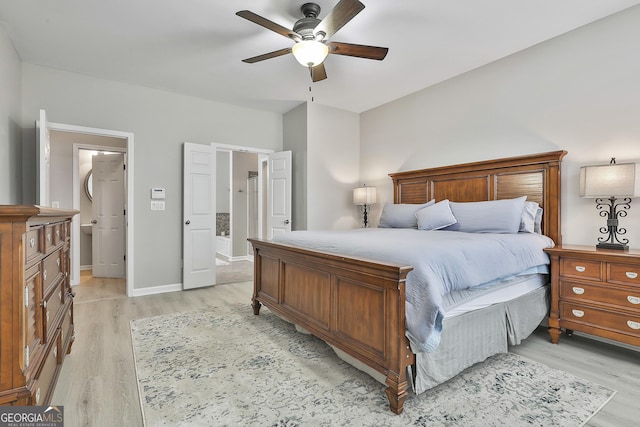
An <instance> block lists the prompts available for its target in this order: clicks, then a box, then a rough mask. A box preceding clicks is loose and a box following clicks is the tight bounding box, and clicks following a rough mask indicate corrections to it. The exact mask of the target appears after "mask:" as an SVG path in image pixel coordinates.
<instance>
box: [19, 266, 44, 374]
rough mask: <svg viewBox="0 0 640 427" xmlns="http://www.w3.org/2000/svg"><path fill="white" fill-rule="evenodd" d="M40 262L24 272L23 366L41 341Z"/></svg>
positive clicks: (26, 366)
mask: <svg viewBox="0 0 640 427" xmlns="http://www.w3.org/2000/svg"><path fill="white" fill-rule="evenodd" d="M40 280H41V277H40V264H36V265H34V266H33V267H31V268H30V269H29V270H27V272H26V273H25V284H24V287H25V289H24V298H25V303H24V305H25V309H24V319H23V322H24V329H23V330H24V344H25V346H26V348H25V352H26V353H27V354H25V356H24V362H23V363H24V366H23V367H24V368H28V367H29V359H30V358H33V357H34V356H35V350H36V348H37V347H38V345H39V344H40V343H41V342H42V316H40V313H39V311H40V301H42V297H41V296H40V290H41V289H42V286H41V285H40Z"/></svg>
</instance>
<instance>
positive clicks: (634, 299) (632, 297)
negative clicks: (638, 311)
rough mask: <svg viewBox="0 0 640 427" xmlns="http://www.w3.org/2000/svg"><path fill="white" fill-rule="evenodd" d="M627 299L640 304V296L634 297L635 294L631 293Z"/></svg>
mask: <svg viewBox="0 0 640 427" xmlns="http://www.w3.org/2000/svg"><path fill="white" fill-rule="evenodd" d="M627 301H629V302H630V303H631V304H636V305H637V304H640V297H634V296H633V295H629V296H628V297H627Z"/></svg>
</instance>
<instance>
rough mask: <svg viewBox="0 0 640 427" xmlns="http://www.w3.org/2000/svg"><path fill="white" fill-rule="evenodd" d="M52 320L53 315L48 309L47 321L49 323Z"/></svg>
mask: <svg viewBox="0 0 640 427" xmlns="http://www.w3.org/2000/svg"><path fill="white" fill-rule="evenodd" d="M50 320H51V315H50V313H49V310H47V323H49V321H50Z"/></svg>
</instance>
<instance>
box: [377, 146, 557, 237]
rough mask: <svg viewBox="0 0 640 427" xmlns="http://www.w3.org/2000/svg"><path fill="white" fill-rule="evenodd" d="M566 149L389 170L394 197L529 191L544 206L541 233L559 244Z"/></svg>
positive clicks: (456, 198)
mask: <svg viewBox="0 0 640 427" xmlns="http://www.w3.org/2000/svg"><path fill="white" fill-rule="evenodd" d="M566 154H567V152H566V151H564V150H561V151H552V152H548V153H541V154H532V155H528V156H518V157H508V158H504V159H497V160H486V161H481V162H473V163H464V164H459V165H452V166H444V167H437V168H431V169H420V170H414V171H407V172H397V173H392V174H389V176H390V177H391V179H393V188H394V190H393V193H394V202H395V203H425V202H427V201H429V200H431V199H436V201H439V200H443V199H449V200H451V201H453V202H476V201H484V200H498V199H511V198H514V197H521V196H527V200H530V201H534V202H538V204H539V205H540V207H541V208H542V209H543V210H544V213H543V217H542V231H543V233H544V234H545V235H546V236H549V237H550V238H552V239H553V241H554V242H556V244H558V245H559V244H561V243H562V235H561V232H560V163H561V162H562V158H563V157H564V156H565V155H566Z"/></svg>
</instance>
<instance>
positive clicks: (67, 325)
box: [60, 303, 73, 353]
mask: <svg viewBox="0 0 640 427" xmlns="http://www.w3.org/2000/svg"><path fill="white" fill-rule="evenodd" d="M64 310H65V312H64V314H63V316H64V317H63V318H62V327H61V328H60V341H61V342H62V347H60V350H62V351H63V352H65V353H67V350H70V347H69V340H71V339H72V338H73V309H72V306H71V303H69V304H67V305H66V306H65V308H64Z"/></svg>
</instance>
